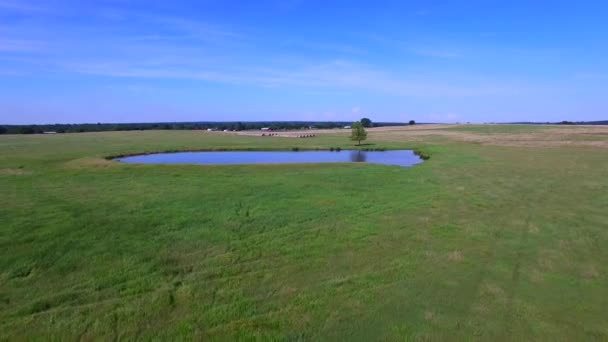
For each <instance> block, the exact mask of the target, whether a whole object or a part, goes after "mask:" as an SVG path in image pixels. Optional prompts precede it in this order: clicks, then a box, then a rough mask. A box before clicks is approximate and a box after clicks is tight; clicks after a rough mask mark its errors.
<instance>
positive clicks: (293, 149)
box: [291, 147, 300, 152]
mask: <svg viewBox="0 0 608 342" xmlns="http://www.w3.org/2000/svg"><path fill="white" fill-rule="evenodd" d="M291 150H292V151H294V152H298V151H299V150H300V148H299V147H292V148H291Z"/></svg>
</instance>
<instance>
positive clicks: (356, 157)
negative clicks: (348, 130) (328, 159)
mask: <svg viewBox="0 0 608 342" xmlns="http://www.w3.org/2000/svg"><path fill="white" fill-rule="evenodd" d="M367 153H368V152H364V151H350V161H351V162H353V163H364V162H365V161H366V160H367Z"/></svg>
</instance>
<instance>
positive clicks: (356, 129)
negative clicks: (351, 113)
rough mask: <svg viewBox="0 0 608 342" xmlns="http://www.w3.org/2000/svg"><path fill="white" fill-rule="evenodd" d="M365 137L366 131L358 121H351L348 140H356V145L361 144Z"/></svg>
mask: <svg viewBox="0 0 608 342" xmlns="http://www.w3.org/2000/svg"><path fill="white" fill-rule="evenodd" d="M365 139H367V132H366V131H365V128H364V126H363V124H362V123H361V122H360V121H357V122H353V126H352V132H351V134H350V140H352V141H356V142H357V146H361V141H363V140H365Z"/></svg>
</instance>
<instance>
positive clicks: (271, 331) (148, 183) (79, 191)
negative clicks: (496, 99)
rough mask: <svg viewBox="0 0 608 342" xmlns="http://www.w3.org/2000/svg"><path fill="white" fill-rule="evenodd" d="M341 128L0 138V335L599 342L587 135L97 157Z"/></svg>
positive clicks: (602, 151) (415, 136)
mask: <svg viewBox="0 0 608 342" xmlns="http://www.w3.org/2000/svg"><path fill="white" fill-rule="evenodd" d="M495 135H496V136H500V137H497V138H496V139H494V140H492V139H489V136H490V137H493V136H495ZM347 136H348V132H331V131H327V132H319V133H318V134H317V136H316V137H315V138H308V139H296V138H281V137H260V136H244V135H235V134H224V133H218V132H213V133H207V132H195V131H143V132H139V131H137V132H107V133H82V134H57V135H4V136H0V189H1V197H0V222H1V224H0V340H24V339H52V340H75V339H83V340H91V339H102V340H110V339H126V340H133V339H145V340H148V339H157V340H175V339H204V340H235V339H239V340H251V339H260V340H266V339H279V340H404V339H406V340H407V339H412V340H425V339H430V340H471V339H473V340H490V339H498V340H606V339H608V320H607V319H606V317H608V249H607V248H606V246H608V149H607V147H608V130H606V129H603V130H602V129H600V128H598V129H594V131H593V132H591V131H589V130H588V129H586V128H580V131H577V128H571V127H569V128H564V129H563V130H560V129H559V128H545V127H523V128H522V127H521V126H514V128H512V129H510V128H509V126H500V127H499V128H492V127H486V126H456V127H451V126H447V127H441V126H440V127H431V126H428V128H425V127H424V126H422V125H421V126H419V127H415V128H403V129H400V128H391V129H386V130H383V129H381V128H379V129H372V130H370V132H369V136H368V141H367V143H369V144H371V145H368V146H366V147H376V148H419V149H421V150H423V151H425V152H427V153H428V154H430V155H431V159H429V160H428V161H426V162H424V163H423V164H420V165H417V166H415V167H412V168H401V167H397V166H386V165H374V164H287V165H227V166H201V165H135V164H121V163H118V162H115V161H110V160H106V159H104V157H106V156H110V155H118V154H129V153H138V152H151V151H166V150H185V149H292V148H294V147H298V148H300V149H315V148H322V149H327V148H330V147H341V148H343V149H347V148H352V147H353V143H352V142H350V141H348V139H347ZM522 142H525V143H522Z"/></svg>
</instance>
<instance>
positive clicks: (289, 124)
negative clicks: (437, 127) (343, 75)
mask: <svg viewBox="0 0 608 342" xmlns="http://www.w3.org/2000/svg"><path fill="white" fill-rule="evenodd" d="M367 120H368V121H369V122H368V124H369V126H365V127H372V122H371V120H369V119H367ZM345 125H350V122H346V121H335V122H331V121H250V122H234V121H227V122H152V123H96V124H94V123H88V124H87V123H85V124H48V125H4V126H2V125H0V134H41V133H44V132H55V133H83V132H107V131H146V130H196V129H205V130H206V129H214V130H220V131H223V130H231V131H243V130H259V129H261V128H262V127H269V128H271V129H273V130H294V129H308V128H310V127H313V128H317V129H331V128H342V127H344V126H345ZM399 125H403V124H402V123H397V122H376V123H374V124H373V126H375V127H384V126H399Z"/></svg>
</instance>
